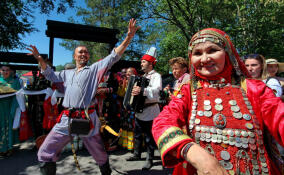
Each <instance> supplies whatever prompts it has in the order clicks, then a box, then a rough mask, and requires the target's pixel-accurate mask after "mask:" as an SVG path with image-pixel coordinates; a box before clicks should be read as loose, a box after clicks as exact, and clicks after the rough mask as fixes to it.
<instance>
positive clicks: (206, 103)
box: [203, 100, 211, 105]
mask: <svg viewBox="0 0 284 175" xmlns="http://www.w3.org/2000/svg"><path fill="white" fill-rule="evenodd" d="M203 104H204V105H210V104H211V103H210V100H204V102H203Z"/></svg>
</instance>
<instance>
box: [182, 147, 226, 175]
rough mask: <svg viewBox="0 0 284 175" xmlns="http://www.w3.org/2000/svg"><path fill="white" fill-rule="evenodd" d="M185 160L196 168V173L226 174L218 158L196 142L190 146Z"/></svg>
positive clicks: (199, 174) (201, 174) (203, 174)
mask: <svg viewBox="0 0 284 175" xmlns="http://www.w3.org/2000/svg"><path fill="white" fill-rule="evenodd" d="M186 160H187V161H188V162H190V163H191V165H192V166H194V167H195V168H196V170H197V174H198V175H209V174H210V175H211V174H212V175H228V173H227V171H226V170H225V169H224V168H223V167H222V166H221V165H220V164H219V162H218V160H217V159H216V158H215V157H213V156H212V155H211V154H210V153H208V152H207V151H206V150H205V149H204V148H202V147H201V146H199V145H198V144H194V145H192V146H191V147H190V149H189V150H188V152H187V156H186Z"/></svg>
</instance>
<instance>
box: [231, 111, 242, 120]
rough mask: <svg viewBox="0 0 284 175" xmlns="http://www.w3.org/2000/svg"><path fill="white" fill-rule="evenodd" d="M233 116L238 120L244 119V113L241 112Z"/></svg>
mask: <svg viewBox="0 0 284 175" xmlns="http://www.w3.org/2000/svg"><path fill="white" fill-rule="evenodd" d="M233 116H234V117H235V118H236V119H241V118H242V113H241V112H234V113H233Z"/></svg>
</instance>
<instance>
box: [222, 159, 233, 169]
mask: <svg viewBox="0 0 284 175" xmlns="http://www.w3.org/2000/svg"><path fill="white" fill-rule="evenodd" d="M219 163H220V165H221V166H222V167H224V168H225V169H226V170H231V169H233V167H234V166H233V164H232V163H231V162H229V161H224V160H220V161H219Z"/></svg>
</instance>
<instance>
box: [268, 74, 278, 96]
mask: <svg viewBox="0 0 284 175" xmlns="http://www.w3.org/2000/svg"><path fill="white" fill-rule="evenodd" d="M266 85H267V86H268V87H270V88H271V89H272V90H273V91H274V93H275V95H276V97H280V96H281V95H282V87H281V85H280V83H279V81H278V80H276V79H275V78H270V79H269V80H268V82H267V83H266Z"/></svg>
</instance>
